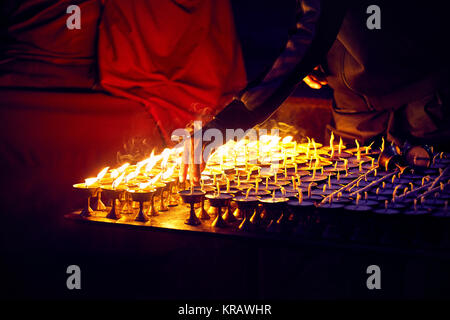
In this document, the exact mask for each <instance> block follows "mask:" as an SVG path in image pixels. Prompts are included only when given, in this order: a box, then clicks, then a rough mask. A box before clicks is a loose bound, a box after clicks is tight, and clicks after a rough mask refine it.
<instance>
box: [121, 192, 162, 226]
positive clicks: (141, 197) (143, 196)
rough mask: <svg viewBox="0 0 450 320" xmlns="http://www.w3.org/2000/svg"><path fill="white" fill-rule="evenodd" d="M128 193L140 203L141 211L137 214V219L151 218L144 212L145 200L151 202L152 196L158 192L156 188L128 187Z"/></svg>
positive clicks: (142, 220)
mask: <svg viewBox="0 0 450 320" xmlns="http://www.w3.org/2000/svg"><path fill="white" fill-rule="evenodd" d="M127 191H128V193H129V194H130V195H131V198H132V199H133V201H136V202H138V203H139V212H138V214H137V215H136V218H135V221H139V222H147V221H148V220H149V217H148V215H147V214H146V213H145V212H144V202H150V200H151V197H152V196H153V194H154V193H155V192H156V190H155V189H128V190H127Z"/></svg>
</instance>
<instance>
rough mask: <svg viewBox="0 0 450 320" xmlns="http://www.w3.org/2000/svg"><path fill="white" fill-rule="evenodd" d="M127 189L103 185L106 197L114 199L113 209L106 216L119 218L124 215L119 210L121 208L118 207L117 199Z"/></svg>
mask: <svg viewBox="0 0 450 320" xmlns="http://www.w3.org/2000/svg"><path fill="white" fill-rule="evenodd" d="M124 191H125V189H116V188H115V187H106V186H105V187H102V192H103V193H104V195H105V196H106V197H108V198H109V199H111V200H112V206H111V210H110V211H109V212H108V214H107V215H106V218H108V219H113V220H118V219H120V217H121V216H122V215H121V214H120V212H119V208H118V207H117V200H118V199H119V197H120V194H121V193H123V192H124Z"/></svg>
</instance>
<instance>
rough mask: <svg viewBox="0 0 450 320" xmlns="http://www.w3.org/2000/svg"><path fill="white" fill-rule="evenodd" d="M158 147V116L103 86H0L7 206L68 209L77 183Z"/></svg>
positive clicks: (0, 178) (2, 188)
mask: <svg viewBox="0 0 450 320" xmlns="http://www.w3.org/2000/svg"><path fill="white" fill-rule="evenodd" d="M157 146H160V147H162V139H161V135H160V132H159V130H158V128H157V126H156V123H155V120H154V119H152V117H151V116H150V115H149V114H148V113H147V112H146V111H145V110H144V109H143V108H142V106H141V105H140V104H139V103H137V102H133V101H130V100H127V99H121V98H116V97H112V96H109V95H106V94H103V93H71V92H64V93H56V92H39V91H26V90H11V89H6V90H1V89H0V168H1V170H2V174H1V175H0V192H1V194H2V199H4V200H3V201H2V206H5V205H6V202H8V203H9V204H10V207H11V206H13V207H14V208H29V207H27V206H40V205H41V206H45V205H48V204H52V205H61V206H62V207H64V208H65V210H68V208H67V206H70V205H71V204H73V203H72V202H71V199H73V196H74V192H73V190H72V188H71V186H72V184H74V183H76V182H78V181H84V179H85V178H86V177H89V176H95V175H96V174H97V173H98V172H99V171H100V170H101V169H102V168H103V167H105V166H107V165H112V166H114V165H118V164H121V163H123V162H125V161H126V160H131V159H129V158H127V157H125V155H127V154H130V155H133V156H134V155H138V154H139V153H141V155H146V156H148V155H149V153H150V152H151V149H152V148H153V147H157ZM143 153H145V154H143ZM118 155H122V157H120V159H118ZM23 199H27V201H25V202H24V201H22V200H23Z"/></svg>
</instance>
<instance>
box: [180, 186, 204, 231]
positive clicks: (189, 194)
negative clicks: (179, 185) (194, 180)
mask: <svg viewBox="0 0 450 320" xmlns="http://www.w3.org/2000/svg"><path fill="white" fill-rule="evenodd" d="M178 194H179V195H180V197H181V199H182V200H183V202H184V203H187V204H189V205H190V207H191V208H190V210H189V217H188V218H187V219H186V221H185V222H184V223H185V224H187V225H190V226H198V225H199V224H201V221H200V219H199V218H198V217H197V216H196V214H195V208H194V204H196V203H201V202H202V200H203V199H204V197H205V194H206V193H205V192H204V191H202V190H194V185H191V188H190V190H183V191H179V192H178Z"/></svg>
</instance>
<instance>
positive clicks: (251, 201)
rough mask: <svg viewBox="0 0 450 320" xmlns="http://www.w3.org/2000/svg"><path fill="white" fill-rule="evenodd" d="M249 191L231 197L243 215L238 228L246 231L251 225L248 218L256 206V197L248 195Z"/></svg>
mask: <svg viewBox="0 0 450 320" xmlns="http://www.w3.org/2000/svg"><path fill="white" fill-rule="evenodd" d="M249 191H250V189H248V190H247V193H246V195H245V196H238V197H235V198H234V199H233V201H235V202H236V204H237V206H238V209H239V210H240V212H241V213H242V215H243V220H242V222H241V223H240V225H239V230H241V231H248V230H249V229H250V227H251V223H250V218H251V216H252V215H253V214H254V212H255V210H256V209H257V208H258V200H259V198H258V197H249Z"/></svg>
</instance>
